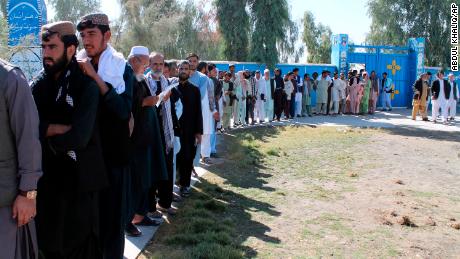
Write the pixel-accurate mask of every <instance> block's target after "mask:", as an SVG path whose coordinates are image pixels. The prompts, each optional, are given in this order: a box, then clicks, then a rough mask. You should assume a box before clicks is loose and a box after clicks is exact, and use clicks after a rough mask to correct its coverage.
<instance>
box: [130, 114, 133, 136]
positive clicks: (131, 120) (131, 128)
mask: <svg viewBox="0 0 460 259" xmlns="http://www.w3.org/2000/svg"><path fill="white" fill-rule="evenodd" d="M133 130H134V116H133V113H132V112H131V116H130V118H129V137H131V135H132V134H133Z"/></svg>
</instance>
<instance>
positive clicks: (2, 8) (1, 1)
mask: <svg viewBox="0 0 460 259" xmlns="http://www.w3.org/2000/svg"><path fill="white" fill-rule="evenodd" d="M7 1H8V0H0V15H3V17H6V2H7Z"/></svg>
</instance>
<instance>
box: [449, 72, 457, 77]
mask: <svg viewBox="0 0 460 259" xmlns="http://www.w3.org/2000/svg"><path fill="white" fill-rule="evenodd" d="M447 76H455V75H454V73H452V72H450V73H449V74H448V75H447Z"/></svg>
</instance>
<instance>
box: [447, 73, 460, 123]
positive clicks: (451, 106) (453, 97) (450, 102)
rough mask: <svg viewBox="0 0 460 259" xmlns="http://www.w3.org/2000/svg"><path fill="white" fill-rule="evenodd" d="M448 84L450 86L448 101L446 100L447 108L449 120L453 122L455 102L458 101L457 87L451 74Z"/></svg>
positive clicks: (455, 110) (455, 111)
mask: <svg viewBox="0 0 460 259" xmlns="http://www.w3.org/2000/svg"><path fill="white" fill-rule="evenodd" d="M448 78H449V84H450V95H449V100H447V106H448V108H449V120H451V121H453V120H455V115H456V114H457V100H458V94H459V93H458V87H457V82H455V76H454V74H453V73H449V76H448Z"/></svg>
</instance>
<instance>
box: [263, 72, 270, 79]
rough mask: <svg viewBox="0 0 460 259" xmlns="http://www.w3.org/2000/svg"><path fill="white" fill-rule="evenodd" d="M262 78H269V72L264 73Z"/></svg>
mask: <svg viewBox="0 0 460 259" xmlns="http://www.w3.org/2000/svg"><path fill="white" fill-rule="evenodd" d="M264 77H265V79H268V78H270V72H268V71H267V72H265V73H264Z"/></svg>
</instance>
